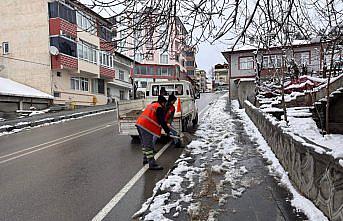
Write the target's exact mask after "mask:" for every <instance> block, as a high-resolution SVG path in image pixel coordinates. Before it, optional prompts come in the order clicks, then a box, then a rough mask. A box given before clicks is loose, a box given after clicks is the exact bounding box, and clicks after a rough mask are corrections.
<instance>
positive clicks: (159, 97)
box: [157, 95, 167, 103]
mask: <svg viewBox="0 0 343 221" xmlns="http://www.w3.org/2000/svg"><path fill="white" fill-rule="evenodd" d="M157 102H158V103H166V102H167V99H166V98H165V97H164V96H162V95H160V96H158V98H157Z"/></svg>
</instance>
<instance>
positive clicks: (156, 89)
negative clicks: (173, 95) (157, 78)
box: [152, 85, 160, 96]
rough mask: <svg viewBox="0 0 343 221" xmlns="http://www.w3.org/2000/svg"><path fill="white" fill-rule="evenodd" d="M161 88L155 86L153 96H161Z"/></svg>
mask: <svg viewBox="0 0 343 221" xmlns="http://www.w3.org/2000/svg"><path fill="white" fill-rule="evenodd" d="M159 88H160V86H158V85H153V86H152V96H158V95H159V91H160V90H159Z"/></svg>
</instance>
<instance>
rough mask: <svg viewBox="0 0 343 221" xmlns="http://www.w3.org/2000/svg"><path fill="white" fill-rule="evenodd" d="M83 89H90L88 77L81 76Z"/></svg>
mask: <svg viewBox="0 0 343 221" xmlns="http://www.w3.org/2000/svg"><path fill="white" fill-rule="evenodd" d="M80 84H81V85H80V86H81V87H80V89H81V91H88V78H80Z"/></svg>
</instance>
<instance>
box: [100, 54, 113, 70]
mask: <svg viewBox="0 0 343 221" xmlns="http://www.w3.org/2000/svg"><path fill="white" fill-rule="evenodd" d="M99 57H100V59H99V60H100V65H102V66H106V67H109V68H113V67H114V59H113V56H112V55H111V54H110V53H108V52H105V51H101V52H100V53H99Z"/></svg>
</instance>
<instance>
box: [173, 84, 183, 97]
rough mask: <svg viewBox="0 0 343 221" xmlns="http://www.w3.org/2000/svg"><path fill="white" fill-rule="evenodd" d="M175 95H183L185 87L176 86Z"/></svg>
mask: <svg viewBox="0 0 343 221" xmlns="http://www.w3.org/2000/svg"><path fill="white" fill-rule="evenodd" d="M175 95H183V85H182V84H176V85H175Z"/></svg>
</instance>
